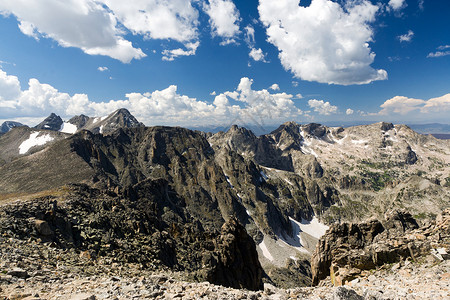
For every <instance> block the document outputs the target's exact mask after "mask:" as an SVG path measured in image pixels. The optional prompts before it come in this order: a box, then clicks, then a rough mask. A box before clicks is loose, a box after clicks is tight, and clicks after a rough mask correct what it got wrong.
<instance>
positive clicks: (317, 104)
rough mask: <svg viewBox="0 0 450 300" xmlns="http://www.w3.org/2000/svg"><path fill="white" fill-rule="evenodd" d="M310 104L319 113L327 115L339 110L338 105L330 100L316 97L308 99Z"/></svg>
mask: <svg viewBox="0 0 450 300" xmlns="http://www.w3.org/2000/svg"><path fill="white" fill-rule="evenodd" d="M308 106H309V107H311V108H313V109H314V111H315V112H317V113H319V115H326V116H328V115H331V114H334V113H337V110H338V108H337V106H334V105H331V104H330V102H325V101H323V100H316V99H311V100H308Z"/></svg>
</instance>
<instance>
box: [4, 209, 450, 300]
mask: <svg viewBox="0 0 450 300" xmlns="http://www.w3.org/2000/svg"><path fill="white" fill-rule="evenodd" d="M8 206H9V207H11V206H13V207H14V206H15V205H14V204H10V205H8ZM2 209H5V207H3V208H2ZM15 211H16V210H15ZM449 212H450V210H447V211H445V212H444V213H443V214H442V215H441V216H439V217H438V218H437V220H436V221H433V222H431V223H430V224H427V225H425V226H421V227H418V226H415V225H414V219H412V218H408V215H407V214H397V215H394V216H395V218H392V217H391V218H388V219H387V220H386V221H383V223H381V222H380V224H379V225H377V224H378V223H377V222H378V221H375V220H372V221H370V222H367V223H361V224H350V225H348V224H347V225H345V224H339V225H335V226H332V227H331V229H330V230H329V231H328V233H327V234H326V235H325V236H324V237H322V238H321V240H320V242H319V244H318V247H317V249H321V252H320V253H316V254H315V255H314V256H313V261H312V268H313V275H314V276H317V272H318V271H320V267H317V268H316V265H317V266H323V265H325V266H329V269H328V270H329V271H330V272H328V273H327V272H325V273H321V274H322V276H319V278H321V279H322V280H321V281H320V282H319V285H318V286H316V287H297V288H291V289H281V288H277V287H275V286H273V285H272V284H270V283H268V281H267V280H265V283H264V286H261V287H260V290H254V291H250V290H248V289H245V288H241V289H235V288H230V287H224V286H222V285H215V284H212V283H209V282H206V281H203V282H202V281H201V280H200V282H198V280H199V278H198V277H197V278H193V276H192V273H190V272H189V271H188V270H184V271H174V270H173V269H169V268H164V267H162V265H159V268H158V269H157V270H155V269H151V268H148V267H145V266H144V265H143V264H142V263H133V262H130V261H125V260H118V259H116V257H114V256H111V255H104V256H101V255H100V256H97V255H96V254H95V252H92V251H88V250H83V249H82V248H77V247H68V248H66V247H58V245H57V244H55V242H52V241H51V240H48V241H45V240H42V239H40V238H36V237H37V236H35V235H34V234H30V238H28V239H25V238H23V237H22V238H21V237H20V235H17V234H14V233H15V232H16V231H17V230H18V229H19V228H18V227H20V226H23V225H21V223H20V222H16V223H8V222H7V220H6V219H1V218H0V219H1V221H2V222H0V223H2V224H3V225H2V226H3V229H5V228H6V227H5V226H6V225H8V224H11V226H10V227H9V229H8V230H3V233H2V235H1V236H0V258H1V262H0V299H89V300H92V299H177V298H178V299H356V300H359V299H371V300H377V299H449V297H450V261H449V260H448V259H449V255H448V254H447V251H448V241H449V236H450V230H449V228H450V214H449ZM16 213H18V211H16ZM409 216H410V215H409ZM18 220H20V219H16V221H18ZM14 224H17V225H14ZM32 224H33V226H34V228H35V230H36V233H38V234H39V232H40V234H41V236H42V234H43V233H45V230H48V229H49V228H47V227H46V226H45V225H43V224H45V223H40V222H36V221H35V220H33V222H32ZM226 224H228V225H224V227H223V231H224V232H230V228H232V227H233V226H234V225H233V226H231V227H230V225H229V224H231V225H232V224H233V222H227V223H226ZM368 225H371V226H368ZM389 225H391V227H389ZM342 226H343V227H349V228H350V229H351V230H341V231H339V232H337V229H336V228H338V227H342ZM380 226H381V227H380ZM399 226H402V227H404V232H403V233H402V232H401V229H400V228H399ZM14 227H17V228H14ZM229 227H230V228H229ZM408 227H410V228H408ZM17 232H19V231H17ZM355 234H356V235H362V237H360V238H358V239H353V238H352V237H354V236H355ZM383 235H387V237H386V239H383V241H384V246H385V247H384V248H383V249H384V250H383V252H380V251H374V252H373V253H372V255H368V253H370V251H371V250H370V249H379V248H380V244H379V242H378V244H377V242H376V241H377V236H378V237H382V236H383ZM221 236H224V234H223V233H222V235H221ZM225 236H226V235H225ZM368 236H371V237H372V239H373V240H374V241H375V243H374V242H373V241H372V242H369V238H368ZM229 237H231V236H229ZM427 241H428V242H427ZM352 243H354V244H352ZM355 243H356V244H355ZM324 245H328V246H326V247H325V246H324ZM358 245H359V249H358ZM405 245H410V246H409V247H408V248H409V249H413V250H411V252H409V254H408V253H405V252H404V246H405ZM143 246H144V245H143ZM436 248H437V249H438V251H436ZM345 249H347V250H345ZM123 250H125V249H122V250H121V251H123ZM418 250H420V252H417V251H418ZM333 251H334V252H333ZM336 251H337V252H336ZM343 251H349V252H347V253H344V254H345V255H343ZM355 251H359V252H360V254H361V255H356V254H355ZM381 253H383V255H384V258H382V257H381V256H380V254H381ZM411 253H412V254H411ZM338 254H339V255H338ZM375 254H376V255H378V256H376V255H375ZM327 257H329V258H331V260H327ZM344 257H345V258H346V259H345V260H343V258H344ZM374 257H378V262H381V259H385V260H391V262H390V263H389V262H388V261H385V262H384V263H379V265H376V261H372V263H375V265H373V267H371V268H369V267H365V266H367V263H368V262H370V261H371V260H370V259H373V258H374ZM358 259H360V260H361V261H364V262H365V263H366V265H362V264H358V263H357V262H358ZM224 260H225V261H226V259H224ZM205 267H208V268H211V266H205ZM227 274H228V275H227ZM326 275H328V276H326ZM224 276H226V277H227V276H230V278H231V277H232V276H235V275H233V274H232V273H231V272H227V273H224ZM210 279H211V278H210ZM189 280H191V281H189ZM313 280H314V278H313ZM195 281H197V282H195ZM333 283H334V285H337V286H334V285H333Z"/></svg>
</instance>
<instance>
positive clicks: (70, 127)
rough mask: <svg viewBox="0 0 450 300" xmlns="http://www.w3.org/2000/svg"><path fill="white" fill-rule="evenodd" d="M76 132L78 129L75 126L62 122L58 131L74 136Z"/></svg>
mask: <svg viewBox="0 0 450 300" xmlns="http://www.w3.org/2000/svg"><path fill="white" fill-rule="evenodd" d="M77 130H78V128H77V126H76V125H74V124H72V123H68V122H64V123H62V125H61V129H60V130H59V131H60V132H64V133H70V134H74V133H75V132H77Z"/></svg>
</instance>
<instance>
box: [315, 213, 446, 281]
mask: <svg viewBox="0 0 450 300" xmlns="http://www.w3.org/2000/svg"><path fill="white" fill-rule="evenodd" d="M433 249H443V250H441V251H442V252H445V253H448V252H449V250H450V210H446V211H444V212H443V214H442V215H441V216H440V217H438V218H437V219H436V221H435V222H432V223H431V224H428V225H427V226H424V227H420V228H419V226H418V224H417V222H416V221H415V220H414V218H412V216H411V215H410V214H408V213H403V212H397V211H395V212H392V213H390V214H387V215H386V217H385V220H383V221H381V222H380V221H379V220H371V221H368V222H365V223H359V224H352V223H343V224H336V225H332V226H331V227H330V229H329V230H328V231H327V233H326V234H325V235H324V236H322V238H321V239H320V240H319V243H318V244H317V246H316V250H315V252H314V254H313V256H312V259H311V269H312V281H313V284H314V285H317V284H318V283H319V281H320V280H323V279H325V278H326V277H327V276H330V279H331V281H332V283H333V284H334V285H343V284H345V283H346V282H350V281H352V280H353V279H355V278H357V277H359V276H360V275H361V273H362V272H363V271H364V270H370V269H374V268H375V267H377V266H382V265H384V264H391V263H396V262H399V261H401V260H405V259H407V258H409V259H411V260H417V259H418V258H419V257H422V256H425V255H429V254H430V253H431V252H430V251H433ZM434 251H437V250H434Z"/></svg>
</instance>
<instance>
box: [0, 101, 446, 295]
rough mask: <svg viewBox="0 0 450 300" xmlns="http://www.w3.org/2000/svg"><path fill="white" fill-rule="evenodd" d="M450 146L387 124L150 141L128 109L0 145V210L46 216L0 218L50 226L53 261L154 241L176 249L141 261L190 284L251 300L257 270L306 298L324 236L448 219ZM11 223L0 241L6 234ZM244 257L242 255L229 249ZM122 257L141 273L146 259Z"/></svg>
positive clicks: (16, 131)
mask: <svg viewBox="0 0 450 300" xmlns="http://www.w3.org/2000/svg"><path fill="white" fill-rule="evenodd" d="M9 127H14V126H9ZM9 127H8V128H9ZM449 146H450V141H449V140H439V139H436V138H434V137H433V136H431V135H422V134H419V133H417V132H415V131H413V130H412V129H411V128H410V127H408V126H406V125H393V124H391V123H384V122H380V123H375V124H370V125H361V126H354V127H348V128H343V127H328V126H324V125H321V124H316V123H310V124H297V123H295V122H287V123H284V124H282V125H280V126H279V127H278V128H277V129H275V130H273V131H272V132H270V133H268V134H263V135H259V136H258V135H255V134H254V133H253V132H252V131H250V130H248V129H246V128H243V127H239V126H236V125H233V126H231V127H230V128H229V129H228V130H227V131H219V132H217V133H214V134H213V133H206V132H202V131H194V130H189V129H185V128H181V127H163V126H155V127H146V126H144V125H143V124H142V123H140V122H139V121H137V120H136V118H134V117H133V116H132V115H131V114H130V113H129V112H128V111H127V110H126V109H119V110H117V111H115V112H113V113H112V114H110V115H109V116H107V117H102V118H99V117H87V116H84V115H80V116H75V117H73V118H72V119H70V120H69V121H67V122H64V121H63V120H62V119H61V118H60V117H58V116H57V115H55V114H52V115H50V116H49V117H48V118H46V119H45V120H44V121H43V122H42V123H40V124H39V125H37V126H36V127H34V128H29V127H26V126H17V127H14V128H12V129H11V130H8V132H6V133H5V134H3V135H2V136H0V149H1V151H0V174H2V176H1V177H0V199H1V201H3V202H4V203H13V202H14V201H18V200H20V201H25V203H27V202H26V201H31V200H33V199H34V200H33V201H37V200H36V199H39V201H41V202H42V201H44V202H42V203H43V204H42V205H43V206H44V207H43V208H42V209H41V208H39V207H35V208H33V209H31V210H30V208H27V210H28V211H33V212H34V213H33V214H31V215H30V213H29V212H28V213H24V212H23V211H22V210H20V209H19V208H17V209H16V210H13V211H11V212H9V214H7V215H8V216H13V217H11V218H13V219H14V218H16V219H17V218H18V219H20V218H25V216H26V217H27V218H36V219H39V220H42V221H45V222H47V223H48V224H49V225H48V226H49V228H50V231H49V232H51V233H52V234H49V235H47V236H46V239H50V240H52V241H53V242H54V243H56V244H58V245H60V247H78V248H80V249H84V250H90V251H93V252H94V253H95V255H106V256H108V255H117V253H118V252H117V251H118V250H117V249H122V250H123V251H125V250H124V249H137V248H136V247H139V246H136V245H134V246H131V245H132V244H130V245H129V246H127V247H131V248H126V247H125V246H123V247H122V246H120V245H121V243H125V242H124V241H123V238H125V237H127V239H129V240H128V242H126V243H131V241H138V240H140V239H144V240H146V241H147V243H150V242H149V241H148V240H147V239H148V237H149V236H151V235H152V234H153V235H155V234H156V233H158V234H160V235H164V236H166V237H165V239H166V240H168V241H172V242H171V243H173V244H170V245H169V244H167V243H166V242H164V243H162V242H161V243H162V244H160V246H157V245H156V244H152V243H150V244H149V247H150V248H149V249H148V251H150V252H151V251H161V249H160V248H158V247H163V248H164V247H165V248H164V249H166V250H167V253H163V254H161V255H159V256H158V255H156V254H154V253H153V252H152V253H153V254H152V257H154V258H155V261H153V262H152V263H153V264H156V265H161V266H165V267H169V268H172V269H175V270H187V271H189V272H190V273H191V274H196V275H193V276H194V277H195V279H196V280H205V279H206V280H209V281H211V282H216V283H220V284H224V285H228V286H235V287H246V288H251V289H257V288H258V286H259V285H260V283H259V282H260V280H261V276H262V275H258V274H259V273H258V272H259V271H258V270H259V269H258V268H260V267H259V266H258V264H257V263H256V262H255V260H256V261H258V262H259V263H260V264H261V268H262V270H263V271H264V274H265V276H266V280H270V282H272V283H273V284H275V285H278V286H282V287H289V286H298V285H308V284H310V283H311V267H310V260H311V256H312V254H313V252H314V251H315V249H316V244H317V242H318V240H319V239H320V238H321V236H323V234H324V233H325V232H326V230H327V229H328V227H329V226H333V224H341V223H343V222H362V221H367V220H368V219H370V218H380V219H382V218H384V216H385V214H386V213H388V212H390V211H395V210H404V211H407V212H408V213H410V214H411V216H412V217H414V218H415V219H416V220H417V222H418V223H419V224H424V223H426V222H428V221H429V220H431V219H434V218H435V217H436V216H437V215H439V214H440V213H441V212H442V211H443V210H444V209H445V208H447V207H448V206H449V199H450V189H449V187H450V147H449ZM77 199H78V200H77ZM39 201H37V202H36V203H41V202H39ZM45 201H47V202H48V201H50V202H48V203H51V202H52V201H55V203H57V207H58V210H55V213H54V214H53V216H56V215H57V216H58V218H61V220H65V221H64V222H63V221H57V219H52V218H53V217H51V215H48V214H47V213H46V212H45V211H48V208H46V207H45V206H46V205H50V204H48V203H47V202H45ZM74 201H75V202H74ZM76 201H78V202H76ZM45 203H47V204H45ZM75 203H78V205H83V207H90V208H89V209H87V208H86V210H83V212H82V213H83V215H85V216H86V220H88V221H89V222H88V221H77V222H75V223H74V222H72V221H70V220H71V218H75V217H76V214H77V213H78V214H79V213H80V212H78V210H80V209H81V208H77V206H76V205H75ZM99 203H102V204H99ZM24 205H25V204H24ZM26 205H28V204H26ZM30 205H31V204H30ZM22 209H23V208H22ZM55 209H56V208H55ZM17 210H18V211H19V212H20V213H19V212H18V211H17ZM114 210H120V211H122V212H121V213H120V214H118V215H120V218H124V219H123V222H124V224H123V228H120V226H116V225H113V224H120V222H121V221H120V220H118V219H117V218H118V217H117V216H114V214H111V212H112V211H114ZM56 212H57V213H56ZM76 212H77V213H76ZM125 212H126V213H125ZM55 214H56V215H55ZM21 216H22V217H21ZM77 218H78V217H77ZM7 219H8V218H6V217H5V219H4V223H2V222H1V221H0V230H1V229H2V228H3V229H4V230H6V229H5V228H10V227H8V226H12V225H11V224H10V223H8V221H6V220H7ZM58 220H59V219H58ZM125 220H126V221H125ZM58 222H59V223H58ZM61 222H62V223H61ZM80 222H81V223H80ZM19 223H20V222H19ZM2 224H3V225H2ZM24 224H25V223H24ZM224 224H233V225H227V226H229V227H226V226H225V225H224ZM237 224H242V226H243V232H241V231H240V230H241V229H239V225H237ZM63 225H64V226H63ZM2 226H3V227H2ZM24 226H25V225H24ZM26 226H28V225H26ZM26 226H25V227H26ZM223 226H225V227H226V228H233V229H226V230H229V232H233V233H232V234H231V233H230V234H231V235H230V236H233V240H235V241H239V242H233V243H231V242H224V240H217V239H215V238H214V236H218V235H219V233H220V232H223V231H224V230H225V229H224V228H223ZM13 227H14V226H12V227H11V228H12V229H10V230H11V232H13V233H14V232H16V231H14V230H13ZM26 228H28V227H26ZM111 228H113V230H112V229H111ZM23 230H24V231H23V232H26V230H25V229H23ZM111 230H112V231H111ZM226 230H225V231H226ZM23 232H22V231H21V232H20V233H16V235H17V236H18V237H21V236H25V234H24V233H23ZM34 232H35V234H36V235H37V236H40V238H42V232H41V234H39V230H38V232H36V231H34ZM244 232H245V234H244ZM105 234H106V235H108V236H109V237H110V238H108V239H106V240H105V239H104V238H102V236H103V235H105ZM199 234H200V235H201V236H202V238H198V239H200V241H199V242H198V243H199V244H198V246H195V247H194V246H192V245H193V244H192V241H193V240H195V239H197V238H196V236H198V235H199ZM246 234H248V236H249V240H248V239H247V238H246ZM112 240H114V241H115V242H114V243H113V244H114V245H115V246H114V247H112V246H111V245H112V242H111V241H112ZM187 241H191V242H187ZM243 241H245V242H243ZM136 243H137V242H136ZM241 243H244V244H245V245H246V246H245V247H244V248H242V249H241V250H239V251H238V252H239V253H240V254H239V255H238V254H236V253H234V252H236V251H237V250H236V249H237V248H233V247H238V248H239V247H240V246H239V245H241ZM252 243H253V244H252ZM92 245H96V246H92ZM108 245H109V246H108ZM127 245H128V244H127ZM175 245H178V246H177V247H175ZM111 247H112V248H111ZM133 247H134V248H133ZM230 247H231V248H230ZM252 247H253V248H254V249H255V253H257V258H255V255H256V254H255V253H253V252H252V251H253V250H251V249H253V248H252ZM152 249H153V250H152ZM155 249H159V250H155ZM230 249H235V250H236V251H234V250H233V251H234V252H233V251H231V250H230ZM244 249H245V250H244ZM126 253H128V254H127V255H128V256H127V259H128V260H131V261H143V263H144V261H145V263H144V264H145V265H148V264H150V262H149V261H148V260H146V259H145V258H144V257H145V255H148V253H147V254H145V255H144V253H139V251H137V252H136V253H131V252H126ZM158 253H159V252H158ZM168 253H169V254H168ZM170 253H171V254H170ZM187 253H191V254H190V256H189V257H190V258H189V259H187V256H186V255H188V254H187ZM155 255H156V256H155ZM226 257H228V259H226ZM243 258H244V260H248V261H253V263H252V266H253V267H252V269H251V270H252V272H251V273H252V274H253V275H251V276H250V275H249V278H251V280H250V281H248V282H245V283H244V284H242V280H240V281H239V280H237V279H236V278H237V277H239V276H238V275H236V274H235V273H233V272H231V271H230V270H231V269H233V267H232V265H230V264H229V261H230V260H231V261H238V260H240V259H243ZM187 261H191V262H192V265H191V266H189V264H188V263H187ZM201 265H203V266H204V268H206V269H205V270H207V271H205V272H203V273H202V272H201V271H200V269H201V267H199V266H201ZM205 266H206V267H205ZM249 267H250V266H249ZM230 272H231V273H232V274H234V275H233V276H234V277H233V276H231V275H230V274H231V273H230ZM224 274H225V275H224ZM230 276H231V277H230ZM236 276H237V277H236ZM229 277H230V278H231V279H230V278H229ZM233 278H234V279H233Z"/></svg>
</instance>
